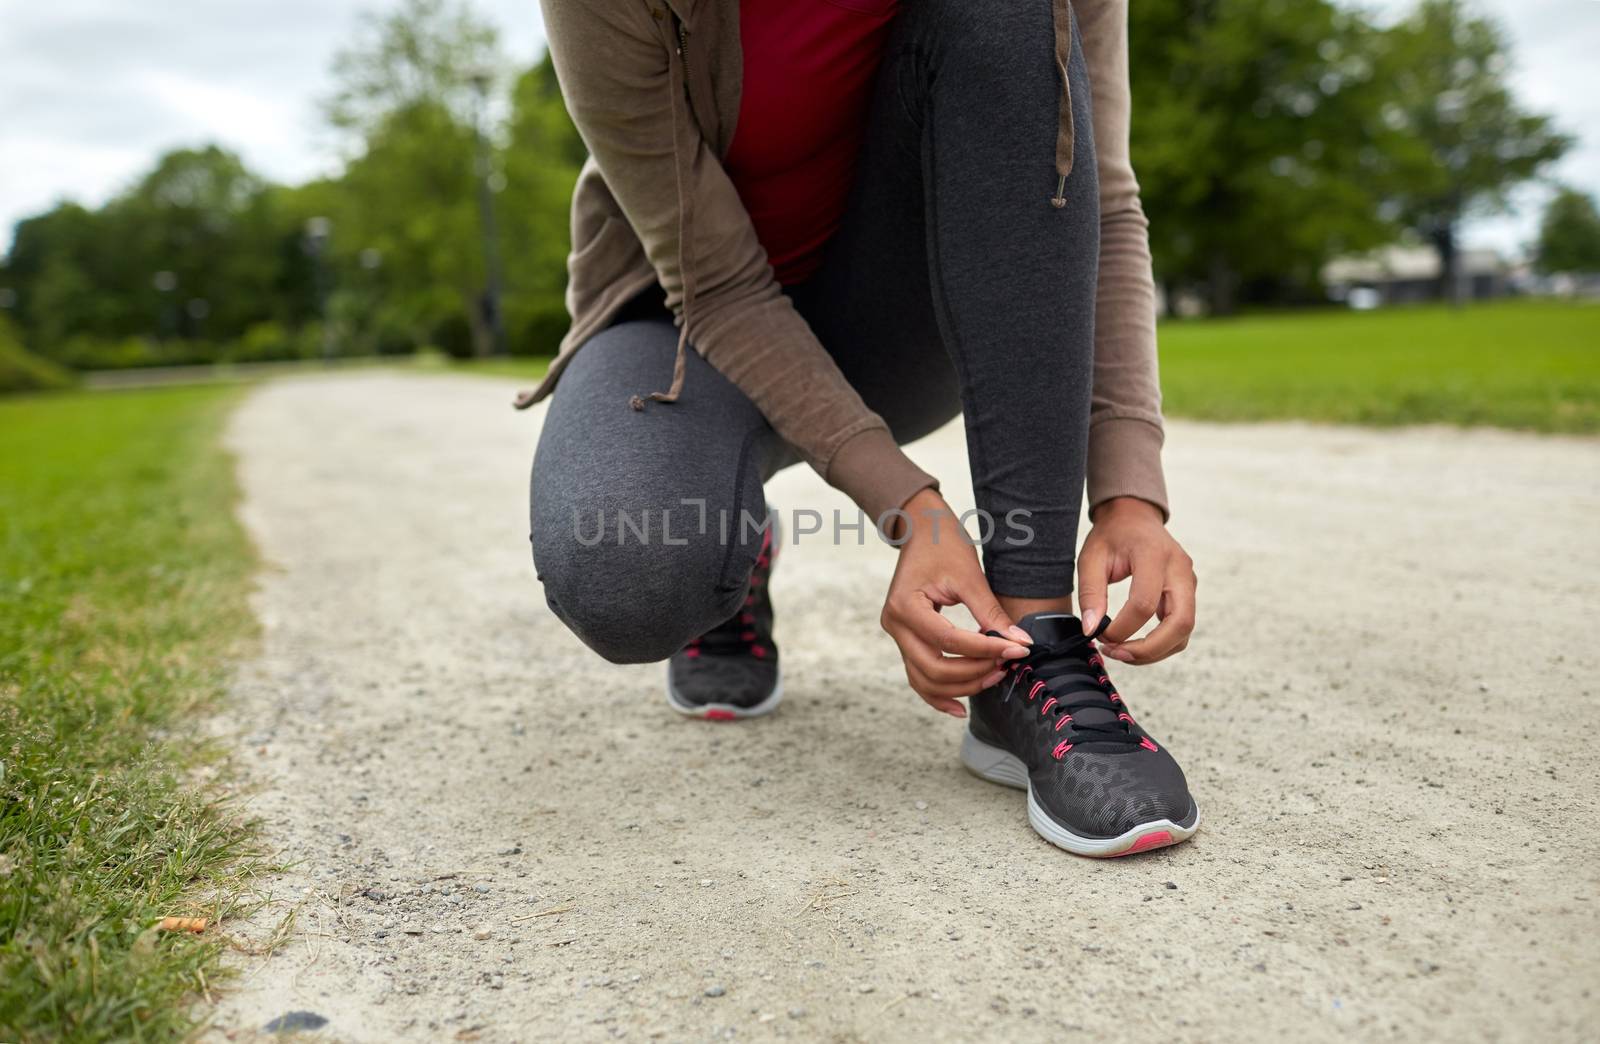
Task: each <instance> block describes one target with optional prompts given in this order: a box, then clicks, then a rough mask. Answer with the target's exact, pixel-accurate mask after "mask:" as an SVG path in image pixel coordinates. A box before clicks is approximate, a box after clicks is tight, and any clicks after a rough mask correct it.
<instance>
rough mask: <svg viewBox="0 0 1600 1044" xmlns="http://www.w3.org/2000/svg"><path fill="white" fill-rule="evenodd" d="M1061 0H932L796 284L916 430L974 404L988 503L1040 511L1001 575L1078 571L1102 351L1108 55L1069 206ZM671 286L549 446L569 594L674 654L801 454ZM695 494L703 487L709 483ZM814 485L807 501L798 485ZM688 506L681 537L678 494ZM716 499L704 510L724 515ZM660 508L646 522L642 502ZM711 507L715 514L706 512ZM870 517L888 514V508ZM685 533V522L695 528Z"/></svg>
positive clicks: (653, 650) (631, 634)
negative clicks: (812, 265)
mask: <svg viewBox="0 0 1600 1044" xmlns="http://www.w3.org/2000/svg"><path fill="white" fill-rule="evenodd" d="M1051 26H1052V22H1051V0H1007V2H1003V3H1002V2H996V3H982V4H979V3H970V2H963V3H947V2H935V0H920V2H919V0H909V2H908V3H906V4H905V6H904V9H903V11H902V13H901V15H900V16H899V18H898V19H897V22H896V24H895V26H894V29H893V30H892V32H891V35H890V41H889V44H888V47H887V49H886V52H885V54H884V61H883V66H882V69H881V72H880V74H879V78H878V81H877V85H876V88H875V93H874V97H873V100H872V109H871V113H870V116H869V119H868V129H867V137H866V141H865V143H864V145H863V148H862V151H861V156H860V160H859V164H858V167H857V171H856V184H855V187H854V190H853V196H852V199H851V202H850V205H849V209H848V211H847V213H846V215H845V218H844V222H843V224H842V226H841V227H840V229H839V231H838V233H837V234H836V235H835V236H834V237H833V239H832V240H831V241H830V243H829V245H828V247H827V250H826V253H825V256H824V260H823V264H822V267H821V268H820V269H819V271H818V272H817V273H816V274H815V275H814V276H813V277H812V278H810V279H809V280H807V282H806V283H804V284H803V285H800V286H797V287H794V288H792V289H791V291H790V292H791V294H792V296H793V299H794V301H795V304H796V306H797V308H798V309H799V311H800V313H801V314H802V315H803V316H804V317H805V318H806V320H807V321H808V322H809V323H810V325H811V328H812V329H813V330H814V331H815V332H816V334H817V337H818V338H819V340H820V341H821V342H822V344H823V346H824V347H825V348H826V349H827V350H828V352H829V354H830V355H832V356H833V359H834V361H835V362H836V363H838V365H839V368H840V369H841V370H842V371H843V372H844V375H845V377H846V378H848V379H849V381H850V383H851V384H852V385H853V386H854V387H855V388H856V390H857V391H858V392H860V394H861V396H862V398H863V399H864V400H865V401H866V404H867V406H868V407H869V408H870V409H872V410H874V411H876V412H877V413H878V414H879V415H880V416H882V417H883V419H884V420H885V421H886V422H887V423H888V425H889V428H890V430H891V431H892V432H893V434H894V436H895V438H896V439H897V440H899V441H900V442H902V443H904V442H908V441H910V440H912V439H916V438H919V437H921V436H923V435H926V434H928V433H929V432H931V431H933V430H934V429H935V428H937V427H939V426H940V425H941V424H943V423H944V422H946V421H947V420H949V419H950V418H952V417H954V416H955V415H956V414H957V413H960V414H962V415H963V416H964V418H965V422H966V432H967V446H968V450H969V454H970V458H971V465H972V482H973V487H974V490H975V494H976V497H977V506H978V507H979V508H982V509H983V510H985V511H987V512H988V513H989V514H990V516H992V517H993V518H995V519H996V520H1000V519H1004V518H1005V517H1006V515H1007V513H1008V512H1010V511H1012V510H1014V509H1023V510H1026V511H1028V512H1031V515H1030V516H1029V517H1028V521H1027V525H1028V527H1029V528H1030V529H1031V530H1032V531H1033V534H1032V537H1031V540H1028V541H1026V542H1024V541H1022V540H1014V541H1013V540H1010V539H1000V537H1002V536H1005V535H1006V534H1008V533H1009V532H1010V531H1009V530H1007V529H1005V528H1003V527H999V528H997V529H996V536H997V539H994V540H991V541H990V542H989V543H988V544H986V545H985V546H984V549H983V557H984V566H985V569H986V571H987V573H988V576H989V581H990V584H991V586H992V587H993V588H994V591H995V593H997V594H1001V595H1011V596H1015V597H1033V598H1046V597H1056V596H1061V595H1065V594H1067V593H1069V592H1070V591H1071V589H1072V568H1073V560H1074V551H1075V547H1076V540H1077V525H1078V513H1079V508H1080V505H1081V501H1082V495H1083V481H1084V468H1085V463H1086V449H1087V438H1088V422H1089V391H1090V387H1089V382H1090V375H1091V371H1092V365H1093V352H1094V294H1095V280H1096V263H1097V257H1098V253H1099V200H1098V192H1097V186H1096V179H1095V159H1094V142H1093V137H1092V132H1091V129H1090V128H1091V117H1090V109H1089V83H1088V79H1087V75H1086V73H1085V69H1084V62H1083V56H1082V54H1081V53H1080V51H1079V49H1078V47H1077V45H1076V43H1075V44H1074V47H1073V52H1072V61H1071V63H1070V67H1069V75H1070V79H1071V86H1072V104H1073V115H1074V118H1075V120H1076V123H1077V127H1078V133H1077V143H1076V152H1075V154H1074V157H1073V167H1072V170H1073V173H1072V175H1071V177H1070V178H1069V179H1068V181H1067V188H1066V199H1067V205H1066V207H1065V208H1060V209H1057V208H1053V207H1051V206H1050V204H1049V202H1048V200H1049V197H1050V196H1051V195H1053V194H1054V189H1055V181H1056V174H1055V169H1054V149H1055V140H1056V123H1057V107H1056V106H1057V97H1058V91H1059V87H1058V84H1057V81H1056V72H1055V63H1054V56H1053V36H1052V29H1051ZM662 301H663V298H662V296H661V294H660V291H659V289H657V290H655V291H653V292H652V293H650V294H647V295H645V296H643V297H641V298H640V299H638V300H636V301H635V302H634V303H633V304H632V305H630V306H629V307H628V308H627V309H626V310H625V311H624V313H623V314H622V315H620V316H619V317H618V318H617V320H616V321H615V322H614V323H613V324H612V325H611V326H610V327H609V328H608V329H606V330H604V331H602V332H601V333H599V334H596V335H595V336H594V337H593V338H591V339H590V340H589V341H588V342H586V343H585V344H584V345H583V346H582V347H581V348H580V349H579V351H578V354H577V356H576V358H575V359H574V360H573V361H572V363H571V365H570V366H569V367H568V368H567V370H566V372H565V373H564V374H563V376H562V378H561V382H560V385H559V386H558V387H557V389H556V392H555V395H554V397H553V399H552V400H551V403H550V407H549V412H548V414H547V416H546V418H545V423H544V431H543V434H542V436H541V438H540V440H539V447H538V451H537V454H536V455H535V457H534V465H533V484H532V515H531V523H532V540H533V557H534V562H535V565H536V568H537V570H538V573H539V579H540V580H541V581H542V582H543V584H544V591H545V597H546V600H547V601H548V602H549V604H550V607H551V609H552V610H554V612H555V613H556V615H557V616H558V617H560V618H561V620H562V621H563V622H564V623H566V625H567V626H568V627H570V628H571V629H572V630H573V631H574V632H575V633H576V634H577V635H578V636H579V637H580V638H582V639H583V641H584V642H586V643H587V644H588V645H589V646H590V647H591V648H593V649H594V650H595V651H596V652H598V653H600V654H601V655H602V656H604V657H605V658H606V659H608V660H612V661H614V662H618V663H641V662H648V661H653V660H660V659H664V658H666V657H667V656H670V655H671V654H672V653H673V652H675V651H677V650H678V649H679V648H681V647H682V646H683V645H684V644H685V643H686V642H687V641H688V640H689V639H690V638H693V637H695V636H696V635H699V634H701V633H703V632H705V631H707V630H709V629H710V628H712V627H714V626H716V625H717V624H719V623H721V622H722V621H723V620H726V619H727V618H728V617H729V616H731V615H732V614H733V612H734V611H735V610H736V609H737V608H738V606H739V603H740V601H741V600H742V598H743V596H744V593H745V588H746V585H747V582H748V578H749V575H750V570H751V568H752V567H753V565H754V562H755V558H756V554H757V551H758V548H759V544H760V539H761V538H760V535H759V534H758V533H753V532H751V531H749V530H748V529H747V528H745V527H741V526H739V525H737V522H736V521H735V524H734V525H732V526H731V527H729V529H728V532H727V536H726V538H724V535H723V533H722V532H721V527H719V526H718V525H717V524H716V522H715V520H716V519H717V518H719V517H726V518H730V519H733V520H737V519H739V518H740V513H741V512H745V513H747V514H748V515H750V516H752V517H761V516H762V513H763V510H764V508H763V505H764V499H763V495H762V488H761V487H762V483H763V482H764V481H765V480H766V479H767V478H769V477H771V475H772V474H773V472H775V471H776V470H778V469H779V468H781V467H783V466H786V465H787V464H789V463H792V462H793V461H794V460H795V457H794V454H793V453H792V451H791V450H790V449H789V447H788V446H787V445H786V444H784V443H783V442H782V440H780V439H779V438H778V437H777V435H776V434H775V433H774V432H773V430H772V429H771V428H770V427H769V426H768V425H767V422H766V421H765V420H764V419H763V418H762V416H761V413H760V412H759V411H758V410H757V409H756V407H755V406H754V405H753V404H752V403H751V402H750V401H749V399H747V398H746V397H745V396H744V395H743V394H742V393H741V392H740V391H739V390H738V389H737V388H736V387H735V386H734V385H733V384H732V383H731V382H730V381H728V380H727V379H726V378H724V377H722V376H721V375H720V374H719V373H717V372H716V371H715V370H714V369H712V367H711V366H710V364H708V363H706V362H705V361H704V360H703V359H702V358H700V356H699V355H698V354H697V353H694V352H690V353H689V358H688V362H689V370H688V375H687V381H686V383H685V385H684V389H685V390H684V395H683V398H682V399H681V400H680V401H679V402H677V403H675V404H672V405H666V406H658V407H655V406H653V407H651V408H650V409H646V410H644V411H643V412H638V411H635V410H632V409H630V408H629V406H628V399H629V396H631V395H633V394H634V393H636V392H637V391H638V390H639V389H641V388H654V387H657V386H664V384H663V382H664V381H665V380H666V379H667V378H668V376H669V375H670V374H671V372H672V364H673V352H674V348H675V346H676V343H677V332H676V330H675V328H674V326H673V324H672V321H671V318H670V316H669V315H668V314H667V312H666V310H665V308H664V306H663V304H662ZM685 502H689V503H688V504H687V505H686V504H685ZM794 506H799V505H794ZM664 511H665V512H668V515H667V516H666V517H667V518H669V519H670V520H671V522H670V524H669V527H668V528H669V535H670V537H671V539H672V541H673V542H671V543H668V542H666V541H665V540H663V539H662V538H661V537H662V534H661V533H660V531H659V530H660V525H659V522H660V520H661V519H662V518H663V515H662V512H664ZM702 512H704V514H702ZM622 514H626V515H627V516H628V518H630V519H633V520H635V521H638V520H640V519H645V518H648V519H653V520H656V522H655V523H654V525H655V528H654V529H652V530H651V531H650V532H649V533H648V534H647V535H646V536H644V537H641V535H640V531H639V529H638V528H637V527H634V528H630V527H629V526H628V525H621V526H619V524H618V523H619V516H620V515H622ZM702 518H709V519H711V520H713V521H712V522H711V524H709V525H704V526H702V525H701V519H702ZM869 524H870V523H869ZM679 541H682V542H681V543H680V542H679Z"/></svg>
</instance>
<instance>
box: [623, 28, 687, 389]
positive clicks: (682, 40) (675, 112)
mask: <svg viewBox="0 0 1600 1044" xmlns="http://www.w3.org/2000/svg"><path fill="white" fill-rule="evenodd" d="M688 50H689V31H688V29H686V28H684V25H683V23H682V22H681V21H680V22H678V60H677V61H675V62H672V63H671V64H670V68H669V69H668V73H667V83H668V89H669V90H671V91H672V105H671V109H672V167H673V175H674V180H675V181H676V182H677V192H678V278H679V279H680V280H681V281H682V283H683V308H682V314H681V315H680V316H679V323H678V352H677V354H676V355H675V356H674V357H673V361H672V383H671V384H670V385H668V386H667V390H666V391H664V392H659V391H656V392H651V393H650V394H649V395H642V396H641V395H635V396H633V397H632V398H630V399H629V400H628V405H629V406H631V407H633V408H634V409H635V410H642V409H644V405H645V402H646V401H647V400H648V401H654V402H677V401H678V396H680V395H682V394H683V379H684V376H685V374H686V373H687V371H688V368H689V360H688V353H689V313H690V309H692V308H693V307H694V289H695V288H694V266H693V265H691V264H690V263H689V261H690V258H689V235H690V230H691V229H692V228H693V216H692V213H691V211H692V209H693V195H694V193H692V192H690V191H689V190H688V180H689V179H688V175H687V173H686V171H685V170H684V167H685V166H686V165H687V164H688V162H689V158H688V156H687V155H686V152H687V151H688V150H686V148H685V141H686V140H687V139H688V138H689V137H690V135H689V126H688V125H689V120H690V119H691V118H692V117H691V115H690V113H689V112H688V111H687V110H688V107H689V68H688V59H689V56H688V54H687V52H688Z"/></svg>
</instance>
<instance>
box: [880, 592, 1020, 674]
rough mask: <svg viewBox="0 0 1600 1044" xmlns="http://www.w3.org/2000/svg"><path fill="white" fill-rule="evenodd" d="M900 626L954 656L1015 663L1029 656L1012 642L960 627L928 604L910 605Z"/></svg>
mask: <svg viewBox="0 0 1600 1044" xmlns="http://www.w3.org/2000/svg"><path fill="white" fill-rule="evenodd" d="M901 622H902V623H904V624H905V625H906V627H907V628H908V629H909V630H910V632H911V633H912V634H914V635H916V636H917V637H918V638H920V639H921V640H922V641H924V642H926V643H927V644H929V645H931V646H933V647H934V648H936V649H938V650H940V651H941V652H945V653H948V654H950V655H951V656H969V657H972V658H974V659H980V660H1008V659H1012V660H1014V659H1016V658H1017V657H1019V656H1026V655H1028V650H1027V649H1024V648H1022V646H1021V645H1019V644H1018V643H1017V642H1016V641H1014V640H1013V639H1011V638H994V637H991V636H989V635H986V634H979V633H978V632H977V631H968V630H965V629H963V628H960V627H957V626H956V625H955V624H954V623H953V622H951V621H950V620H949V619H948V618H947V617H945V616H944V615H943V614H941V613H940V612H939V611H938V610H937V609H935V608H933V606H932V605H931V604H930V603H928V602H927V601H923V602H922V604H921V605H920V606H917V605H916V604H915V603H912V604H909V605H908V606H907V607H906V609H905V611H904V612H903V613H902V614H901ZM1024 637H1026V634H1025V633H1024Z"/></svg>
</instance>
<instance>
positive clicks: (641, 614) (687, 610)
mask: <svg viewBox="0 0 1600 1044" xmlns="http://www.w3.org/2000/svg"><path fill="white" fill-rule="evenodd" d="M584 550H585V551H586V552H588V553H586V554H584V555H582V556H575V557H574V558H572V559H568V560H565V561H563V562H561V563H560V564H559V565H557V566H553V567H551V568H549V569H541V570H540V573H539V579H540V581H541V582H542V583H543V584H544V596H545V602H546V603H547V604H548V605H549V606H550V610H551V612H553V613H555V615H556V617H557V618H558V619H560V620H561V622H562V623H564V624H565V625H566V626H567V628H568V629H569V630H571V631H572V633H573V634H575V635H577V636H578V638H579V639H580V640H582V642H583V643H584V644H585V645H587V646H588V647H589V648H591V649H593V650H594V651H595V652H597V653H599V654H600V655H601V656H602V657H604V658H605V659H607V660H609V661H610V662H612V663H618V664H626V663H656V662H659V661H661V660H665V659H666V658H667V657H669V656H671V655H672V654H673V653H675V652H677V651H678V650H679V649H681V648H683V647H684V646H685V645H686V644H688V642H689V639H691V638H694V637H696V636H698V635H701V634H704V633H705V632H706V631H708V630H710V629H711V628H712V627H715V626H716V625H717V624H719V623H721V622H722V621H723V620H726V619H727V618H728V617H730V616H732V615H733V614H734V613H735V612H737V611H738V609H739V602H740V600H741V599H742V597H743V594H744V592H742V591H739V590H728V591H722V590H718V589H717V588H716V587H715V574H714V572H713V571H712V570H710V569H706V568H704V567H703V563H698V562H696V561H695V560H694V556H685V560H683V561H680V562H674V561H672V559H673V558H674V557H675V556H671V555H666V556H659V557H658V558H657V559H656V560H654V561H651V562H641V561H639V559H640V557H641V556H639V555H631V554H623V553H619V552H626V551H632V550H635V549H633V548H616V547H615V546H612V547H610V548H606V549H604V551H605V552H609V553H601V554H594V552H602V549H601V548H598V547H597V548H587V549H584ZM697 566H700V568H697Z"/></svg>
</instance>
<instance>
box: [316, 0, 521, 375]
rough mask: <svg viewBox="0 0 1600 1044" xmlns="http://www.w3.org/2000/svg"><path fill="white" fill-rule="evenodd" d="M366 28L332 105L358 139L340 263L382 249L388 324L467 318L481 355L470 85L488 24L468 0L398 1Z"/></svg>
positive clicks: (339, 67) (485, 71)
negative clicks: (463, 2)
mask: <svg viewBox="0 0 1600 1044" xmlns="http://www.w3.org/2000/svg"><path fill="white" fill-rule="evenodd" d="M364 33H365V35H364V38H363V39H362V40H361V41H360V42H358V43H357V44H356V45H355V46H354V47H352V48H350V49H348V50H346V51H343V52H341V53H340V54H339V55H338V56H337V58H336V59H335V61H334V74H335V77H336V78H337V79H338V81H339V87H338V89H337V91H336V92H335V94H334V95H333V97H332V98H331V99H330V101H329V103H328V115H329V118H330V120H331V122H332V123H333V124H334V126H336V127H338V128H340V129H342V130H344V131H346V132H348V133H349V134H350V135H351V136H352V139H353V141H354V143H355V145H356V155H355V157H354V158H353V159H352V160H351V161H350V163H349V165H348V166H347V167H346V169H345V173H344V177H343V178H342V179H341V188H342V189H343V206H342V209H341V213H340V215H339V216H338V218H337V219H336V220H335V221H334V238H335V243H334V249H335V251H336V252H338V253H339V254H340V255H341V256H342V263H343V264H344V266H345V267H347V268H348V267H349V264H350V261H349V259H350V258H351V257H352V256H353V255H354V254H356V253H358V252H360V251H364V250H376V251H378V253H379V255H381V257H382V258H383V265H384V281H385V284H386V287H387V290H388V295H387V299H388V300H389V301H390V302H391V303H390V305H389V308H390V309H391V313H390V317H389V318H390V321H393V322H397V323H398V324H400V325H403V326H406V327H408V328H410V329H411V330H412V331H413V334H414V337H415V338H416V340H417V341H418V342H419V343H422V342H424V341H426V340H428V339H430V338H438V337H441V336H444V337H445V339H446V340H449V339H450V338H449V337H448V336H447V331H448V328H449V326H450V325H451V324H452V323H459V322H460V320H461V319H463V318H464V319H465V322H466V325H467V328H468V330H469V331H470V341H471V345H472V349H473V350H475V351H476V352H477V353H478V354H486V353H487V351H488V347H489V343H490V337H489V328H488V325H487V323H486V322H485V316H484V314H483V311H482V309H481V307H480V302H481V300H482V296H483V292H484V282H485V273H484V263H483V250H482V244H481V240H480V225H479V218H478V212H477V210H476V203H475V198H476V197H475V192H476V188H477V186H476V179H475V172H474V125H473V121H474V119H475V111H474V109H475V104H476V98H475V88H474V86H473V84H474V81H475V80H476V79H478V78H479V77H483V76H486V75H492V73H493V71H494V70H496V69H497V68H498V67H499V64H500V60H499V55H498V52H497V49H496V43H495V40H496V37H495V31H494V29H493V28H492V27H491V26H489V25H487V24H485V23H482V22H480V21H478V20H477V19H476V17H475V16H474V15H473V14H472V13H471V11H470V10H469V9H468V8H466V7H465V6H457V5H455V4H452V3H449V2H447V0H405V2H403V3H402V4H401V5H400V7H399V9H398V10H396V11H394V12H393V13H392V14H389V15H386V16H383V17H369V19H368V21H367V22H366V25H365V28H364ZM447 347H454V346H453V345H447Z"/></svg>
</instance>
